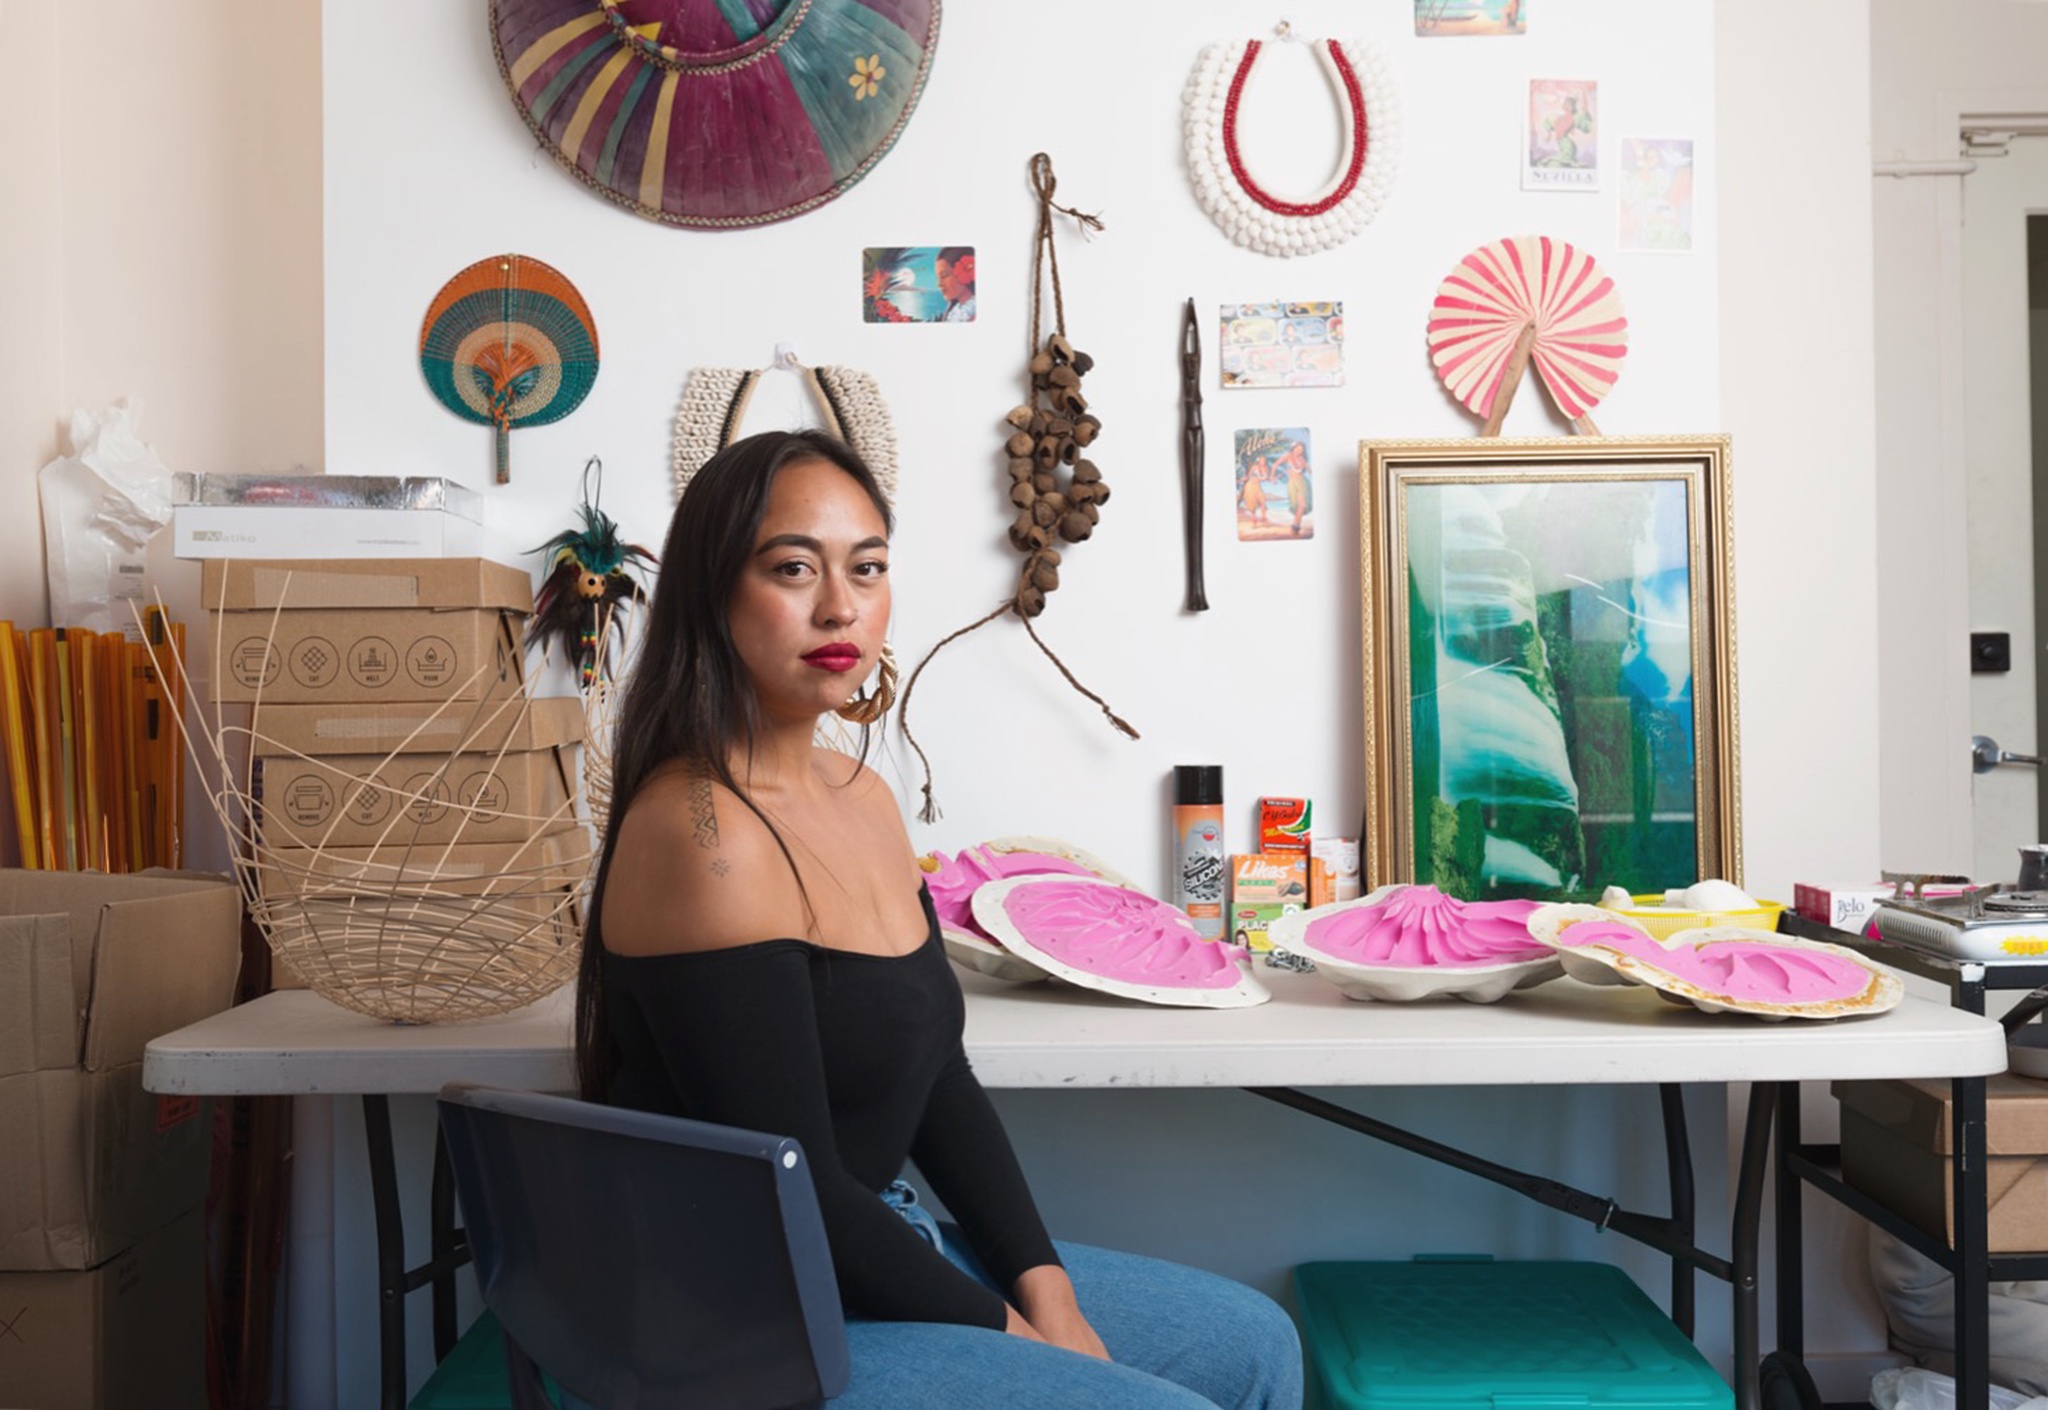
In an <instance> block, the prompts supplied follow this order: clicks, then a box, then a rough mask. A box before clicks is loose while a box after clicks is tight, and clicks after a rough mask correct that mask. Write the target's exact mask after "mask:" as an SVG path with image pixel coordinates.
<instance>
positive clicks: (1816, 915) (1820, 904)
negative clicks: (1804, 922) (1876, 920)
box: [1792, 881, 1965, 935]
mask: <svg viewBox="0 0 2048 1410" xmlns="http://www.w3.org/2000/svg"><path fill="white" fill-rule="evenodd" d="M1964 889H1965V888H1963V887H1960V886H1930V887H1928V888H1926V890H1925V891H1924V892H1923V893H1922V894H1923V895H1926V896H1955V895H1959V894H1961V892H1962V891H1963V890H1964ZM1895 890H1896V888H1895V887H1894V886H1893V885H1892V884H1891V883H1890V882H1888V881H1880V882H1875V883H1866V884H1863V885H1858V886H1817V885H1814V884H1812V883H1810V882H1804V881H1801V882H1796V883H1794V884H1793V887H1792V909H1793V910H1795V911H1797V912H1798V913H1799V914H1800V915H1802V916H1804V917H1806V919H1808V920H1810V921H1814V922H1816V923H1818V924H1820V925H1831V926H1833V927H1834V928H1835V929H1837V930H1846V931H1848V932H1849V933H1850V934H1852V935H1861V934H1862V933H1863V931H1864V928H1865V927H1866V926H1868V925H1869V924H1870V918H1871V916H1873V915H1875V914H1876V913H1877V903H1878V902H1879V901H1880V900H1890V899H1891V896H1892V894H1893V892H1894V891H1895Z"/></svg>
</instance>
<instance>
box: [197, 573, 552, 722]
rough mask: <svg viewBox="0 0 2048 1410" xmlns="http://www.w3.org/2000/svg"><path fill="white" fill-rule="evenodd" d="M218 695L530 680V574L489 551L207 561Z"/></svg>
mask: <svg viewBox="0 0 2048 1410" xmlns="http://www.w3.org/2000/svg"><path fill="white" fill-rule="evenodd" d="M199 590H200V602H201V604H202V605H203V606H205V607H206V608H207V609H208V610H209V611H214V612H218V613H219V614H220V616H221V620H220V622H219V623H218V626H219V629H220V640H221V653H220V660H219V661H218V663H217V666H216V670H215V672H214V676H215V678H214V680H213V681H212V682H211V685H212V688H213V690H214V698H215V699H216V700H222V701H238V700H258V699H261V700H263V701H267V702H275V703H278V704H323V703H326V702H328V701H385V700H414V701H416V700H433V701H445V700H485V699H491V698H494V697H496V696H498V695H500V694H502V693H504V692H505V691H507V690H510V689H514V688H516V687H518V686H519V685H520V683H521V681H522V678H523V677H522V670H523V665H522V656H523V654H524V653H523V650H522V643H521V635H522V633H523V631H524V623H525V618H526V616H527V614H528V613H530V612H531V611H532V608H533V586H532V580H531V579H530V578H528V576H527V574H526V570H525V569H523V568H513V567H508V566H506V565H505V564H502V563H493V562H491V561H489V560H488V559H483V558H393V559H386V560H377V559H355V558H329V559H301V560H298V561H296V562H295V561H291V560H276V559H220V558H212V559H208V560H207V561H206V563H205V565H204V568H203V571H202V572H201V574H200V589H199Z"/></svg>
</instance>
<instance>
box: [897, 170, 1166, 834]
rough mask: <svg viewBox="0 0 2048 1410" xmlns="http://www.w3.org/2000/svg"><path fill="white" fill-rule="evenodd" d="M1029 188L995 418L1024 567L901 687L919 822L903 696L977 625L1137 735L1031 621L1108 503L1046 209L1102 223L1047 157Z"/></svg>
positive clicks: (1014, 542)
mask: <svg viewBox="0 0 2048 1410" xmlns="http://www.w3.org/2000/svg"><path fill="white" fill-rule="evenodd" d="M1031 186H1032V190H1033V191H1034V192H1036V194H1037V196H1038V228H1037V231H1036V233H1035V235H1034V236H1033V257H1032V262H1031V342H1030V361H1029V362H1028V363H1026V365H1025V378H1026V386H1027V392H1026V397H1025V400H1024V401H1023V402H1021V403H1019V404H1018V405H1017V406H1015V407H1012V408H1011V409H1010V411H1009V414H1007V415H1006V416H1004V417H1003V420H1002V424H1003V425H1004V426H1005V427H1006V428H1007V431H1008V436H1007V439H1005V440H1004V442H1003V451H1004V453H1005V454H1006V455H1007V456H1008V457H1009V471H1010V474H1009V488H1008V490H1007V491H1006V493H1007V495H1008V498H1009V505H1010V508H1011V509H1013V510H1014V511H1015V516H1016V517H1015V518H1014V519H1012V520H1011V522H1010V545H1011V547H1013V548H1015V549H1016V550H1017V551H1018V552H1019V553H1021V554H1023V555H1024V561H1023V563H1022V565H1021V566H1020V567H1019V568H1018V571H1017V586H1016V588H1015V589H1014V590H1013V591H1012V592H1011V594H1010V600H1009V601H1007V602H1005V603H1003V604H1002V605H1001V606H1000V607H998V608H996V609H995V610H994V611H993V612H990V613H989V614H988V615H987V616H985V617H982V618H981V619H980V620H979V621H976V622H973V623H970V624H969V625H967V626H965V627H962V628H960V630H958V631H956V632H954V633H952V634H951V635H949V636H947V637H944V638H942V639H941V640H940V641H939V643H938V645H937V646H934V647H933V648H932V649H931V650H930V651H927V652H926V653H925V655H924V659H923V660H922V661H919V662H918V663H917V668H916V669H915V670H913V671H912V672H911V673H910V678H909V679H908V680H907V681H906V682H905V683H904V686H903V714H902V721H903V737H904V739H905V740H906V741H908V742H909V744H910V747H911V748H912V749H915V750H916V751H917V757H918V761H919V762H920V763H921V764H922V765H923V766H924V779H925V781H924V806H923V808H921V809H920V810H919V812H918V818H919V820H920V821H923V822H928V823H929V822H936V821H937V820H938V817H939V807H938V803H937V801H936V800H935V799H934V798H933V796H932V765H931V760H930V759H929V758H927V757H926V756H925V752H924V749H923V747H922V746H920V745H919V744H918V742H917V739H916V737H915V736H914V735H912V734H911V732H910V695H911V691H912V690H914V689H915V688H916V686H917V680H918V677H919V676H920V675H922V674H923V672H924V668H925V667H926V666H927V665H929V664H930V663H931V659H932V657H934V656H936V655H937V654H938V653H939V651H940V649H941V648H942V647H944V646H945V645H946V644H947V643H948V642H952V641H955V640H958V639H959V638H960V637H963V636H965V635H967V633H969V632H971V631H974V630H975V629H976V628H979V627H983V626H986V625H987V624H988V623H990V622H993V621H994V620H995V619H996V618H998V617H1000V616H1002V615H1003V614H1004V613H1006V612H1008V613H1014V614H1015V615H1016V617H1017V620H1018V621H1019V622H1022V623H1023V624H1024V630H1025V632H1026V633H1027V634H1028V635H1029V636H1030V637H1031V640H1032V643H1033V645H1035V646H1037V647H1038V649H1039V650H1040V651H1042V652H1044V653H1045V655H1046V658H1047V659H1048V660H1050V661H1051V662H1052V663H1053V665H1054V666H1055V667H1057V668H1058V669H1059V673H1060V674H1061V675H1062V676H1064V677H1065V678H1066V680H1067V683H1068V684H1069V685H1071V686H1073V687H1074V689H1075V690H1077V691H1079V692H1080V693H1081V694H1082V695H1084V696H1086V697H1087V698H1088V699H1090V700H1092V701H1094V702H1095V704H1096V705H1097V706H1099V707H1100V708H1101V710H1102V713H1103V714H1104V715H1105V716H1107V717H1108V719H1109V722H1110V723H1111V724H1112V725H1114V726H1115V727H1116V728H1117V729H1119V730H1121V731H1122V732H1123V733H1124V734H1126V735H1128V736H1130V737H1131V738H1132V739H1136V738H1137V737H1138V732H1137V731H1136V730H1135V729H1132V728H1131V727H1130V725H1129V724H1127V723H1125V722H1124V721H1123V720H1121V719H1119V718H1118V717H1117V714H1116V712H1115V711H1113V710H1111V709H1110V708H1109V706H1108V704H1107V703H1106V702H1105V701H1104V700H1103V699H1102V697H1101V696H1099V695H1097V694H1095V692H1094V691H1092V690H1089V689H1088V688H1087V687H1086V686H1084V685H1082V684H1081V682H1080V681H1078V680H1076V679H1075V678H1074V673H1073V672H1072V671H1070V670H1068V669H1067V666H1066V663H1065V662H1064V661H1062V660H1060V658H1059V657H1058V656H1057V655H1055V654H1054V652H1053V650H1052V648H1051V647H1049V646H1047V645H1046V644H1045V642H1044V640H1043V639H1042V638H1041V637H1040V636H1039V635H1038V631H1037V628H1035V627H1034V626H1033V625H1032V621H1031V619H1032V618H1034V617H1036V616H1038V614H1039V613H1041V612H1043V611H1044V610H1045V603H1046V597H1047V595H1048V594H1049V593H1051V592H1053V591H1055V590H1056V589H1057V588H1058V587H1059V585H1060V551H1059V549H1057V548H1055V547H1054V546H1053V545H1054V544H1055V543H1056V542H1064V543H1070V544H1073V543H1080V542H1082V541H1083V540H1085V539H1087V538H1088V537H1089V536H1090V535H1091V534H1093V533H1094V532H1095V525H1096V524H1097V522H1099V520H1100V519H1101V517H1102V506H1103V505H1104V504H1106V503H1108V502H1109V486H1108V485H1107V484H1105V483H1104V482H1103V479H1102V472H1101V470H1099V469H1097V468H1096V465H1095V462H1094V461H1092V460H1090V459H1088V458H1087V457H1086V456H1085V455H1083V454H1082V452H1083V451H1085V450H1086V449H1087V448H1088V447H1089V446H1090V445H1092V444H1094V442H1095V438H1096V436H1097V435H1098V434H1100V433H1101V430H1102V421H1101V419H1100V418H1099V417H1097V416H1096V415H1095V414H1094V413H1093V412H1091V411H1090V410H1089V409H1088V398H1087V396H1086V394H1085V393H1083V392H1082V390H1081V379H1082V378H1083V377H1085V376H1086V375H1087V374H1088V372H1089V371H1090V370H1091V369H1092V368H1093V367H1094V366H1095V359H1094V358H1092V357H1090V356H1088V354H1087V353H1085V352H1082V351H1080V350H1079V349H1078V348H1076V347H1075V346H1074V345H1073V344H1072V343H1071V342H1069V341H1068V340H1067V307H1066V292H1065V290H1063V289H1062V288H1061V287H1060V263H1059V252H1058V249H1057V248H1056V246H1055V244H1054V241H1053V218H1052V217H1053V212H1054V211H1058V212H1060V213H1061V214H1063V215H1067V216H1071V217H1072V218H1073V219H1074V220H1075V221H1076V222H1077V223H1079V224H1080V226H1081V227H1082V230H1083V231H1084V232H1086V231H1089V230H1100V229H1102V221H1101V220H1100V219H1098V218H1097V217H1095V216H1092V215H1088V214H1085V213H1084V212H1081V211H1078V210H1074V209H1073V208H1071V207H1069V206H1062V205H1059V204H1057V203H1056V202H1055V201H1054V200H1053V193H1054V191H1055V190H1056V189H1057V186H1058V183H1057V181H1056V180H1055V179H1054V177H1053V174H1052V158H1050V157H1048V156H1047V155H1046V154H1045V153H1043V152H1040V153H1038V154H1037V155H1036V156H1034V157H1033V158H1032V159H1031ZM1048 282H1050V283H1051V285H1052V304H1053V328H1052V331H1051V332H1050V333H1049V334H1046V335H1045V336H1044V338H1043V340H1042V341H1041V339H1040V333H1041V331H1042V326H1041V325H1042V319H1043V315H1044V309H1045V286H1046V284H1047V283H1048Z"/></svg>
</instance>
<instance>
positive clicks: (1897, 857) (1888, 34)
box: [1870, 0, 2048, 875]
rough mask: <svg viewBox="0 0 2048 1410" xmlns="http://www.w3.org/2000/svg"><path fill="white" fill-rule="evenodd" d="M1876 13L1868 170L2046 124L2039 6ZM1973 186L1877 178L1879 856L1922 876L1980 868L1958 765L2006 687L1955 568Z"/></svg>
mask: <svg viewBox="0 0 2048 1410" xmlns="http://www.w3.org/2000/svg"><path fill="white" fill-rule="evenodd" d="M1870 14H1871V37H1872V47H1871V73H1872V92H1873V95H1874V97H1875V99H1876V101H1874V102H1873V103H1872V104H1871V107H1870V122H1871V138H1872V144H1873V149H1874V155H1875V156H1876V158H1877V159H1878V160H1879V161H1881V162H1884V161H1901V160H1912V161H1921V160H1927V159H1936V160H1941V159H1947V160H1954V159H1955V158H1956V157H1957V156H1958V155H1959V148H1960V146H1961V143H1960V138H1959V131H1958V125H1959V118H1960V116H1961V115H1962V114H1967V113H1995V112H2011V111H2017V112H2025V113H2033V114H2042V113H2048V85H2044V83H2043V81H2042V78H2041V74H2040V60H2041V56H2042V55H2043V54H2044V53H2048V8H2043V7H2042V6H2039V5H2031V4H2016V3H2013V2H2012V0H1953V3H1946V4H1941V5H1927V4H1922V3H1919V0H1873V3H1872V4H1871V7H1870ZM1972 179H1974V178H1972V177H1968V176H1942V177H1921V178H1905V179H1894V178H1890V177H1879V178H1877V181H1876V186H1877V192H1876V201H1877V205H1876V209H1877V220H1876V230H1875V249H1876V289H1877V301H1878V303H1877V312H1878V317H1877V379H1878V390H1879V398H1878V420H1877V431H1878V441H1877V445H1878V460H1877V464H1878V491H1879V497H1878V505H1879V520H1878V524H1877V541H1878V553H1879V558H1880V561H1882V562H1883V563H1884V565H1885V572H1884V574H1883V576H1882V578H1881V579H1880V582H1879V599H1878V601H1879V618H1880V621H1881V623H1882V633H1883V634H1882V640H1881V642H1880V646H1879V654H1878V661H1877V667H1878V671H1877V687H1878V695H1879V698H1880V699H1881V700H1882V701H1883V704H1884V713H1883V724H1882V728H1883V737H1882V759H1883V767H1882V788H1883V805H1882V807H1883V850H1884V860H1885V864H1886V865H1888V866H1892V867H1898V868H1912V869H1916V870H1930V869H1948V870H1956V871H1968V870H1970V869H1971V868H1972V866H1973V864H1974V863H1975V862H1976V861H1977V857H1976V852H1975V846H1974V839H1973V836H1972V833H1973V828H1972V822H1971V776H1970V773H1969V770H1968V765H1967V754H1968V748H1969V737H1970V735H1971V733H1972V732H1973V730H1972V718H1973V698H1974V697H1975V696H1978V695H1983V694H1986V693H1992V694H1995V693H1996V692H1997V691H1998V690H1999V689H2000V688H2001V687H2000V684H1999V683H1991V684H1988V685H1987V686H1986V687H1985V690H1983V691H1976V690H1973V685H1972V681H1971V679H1970V676H1969V674H1968V652H1967V642H1968V634H1969V632H1970V630H1971V628H1972V626H1977V625H1981V626H1987V627H1996V626H1998V625H2002V624H1999V623H1976V622H1973V620H1972V602H1971V586H1970V576H1969V570H1968V569H1967V568H1965V567H1964V565H1965V564H1966V563H1967V562H1968V554H1969V537H1968V524H1969V488H1968V469H1967V465H1968V460H1969V447H1968V435H1967V432H1966V429H1965V426H1966V416H1967V396H1968V394H1967V388H1968V386H1969V384H1970V381H1971V380H1972V379H1973V378H1974V376H1975V375H1976V374H1975V372H1973V371H1972V369H1971V368H1970V367H1969V366H1968V365H1967V361H1966V358H1965V351H1964V350H1965V347H1966V344H1967V340H1968V334H1967V330H1966V328H1965V323H1964V320H1965V311H1964V297H1963V289H1964V256H1963V249H1962V212H1963V208H1964V205H1965V199H1966V198H1965V196H1964V185H1965V183H1967V182H1968V181H1970V180H1972ZM2013 645H2014V650H2015V651H2016V652H2017V651H2019V650H2021V649H2023V648H2024V647H2025V646H2026V642H2025V641H2024V640H2023V639H2022V638H2020V637H2017V636H2016V637H2015V639H2014V643H2013ZM2004 686H2005V687H2007V688H2011V686H2012V683H2011V682H2010V681H2008V682H2005V683H2004ZM2001 742H2004V743H2006V745H2007V747H2008V748H2021V747H2022V746H2021V745H2019V744H2016V743H2014V742H2012V741H2001ZM1991 786H1992V787H1993V788H2004V787H2006V786H2007V785H2006V784H2005V783H2004V782H2003V781H2002V780H2001V781H1999V782H1998V783H1994V784H1993V785H1991ZM2013 786H2014V787H2017V786H2018V785H2013ZM2005 870H2006V869H2005V868H2004V867H2002V866H2001V867H2000V868H1999V869H1998V871H1997V872H1996V873H1995V874H1996V875H2004V874H2005Z"/></svg>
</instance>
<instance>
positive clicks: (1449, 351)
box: [1429, 235, 1628, 421]
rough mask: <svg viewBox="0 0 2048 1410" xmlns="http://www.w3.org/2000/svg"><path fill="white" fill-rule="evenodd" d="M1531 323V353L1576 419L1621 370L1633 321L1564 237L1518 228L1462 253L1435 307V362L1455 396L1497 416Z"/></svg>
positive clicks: (1554, 395)
mask: <svg viewBox="0 0 2048 1410" xmlns="http://www.w3.org/2000/svg"><path fill="white" fill-rule="evenodd" d="M1532 324H1533V325H1534V326H1535V330H1536V334H1535V342H1534V344H1533V346H1532V347H1531V349H1530V354H1529V360H1530V362H1531V363H1533V364H1534V365H1535V368H1536V372H1537V375H1538V376H1540V377H1542V379H1543V385H1544V386H1545V387H1546V388H1548V389H1549V391H1550V397H1551V400H1553V401H1555V402H1556V403H1557V407H1558V410H1560V411H1562V412H1563V413H1564V414H1565V415H1566V416H1568V417H1570V418H1571V419H1572V420H1574V421H1576V420H1578V419H1579V418H1581V417H1583V416H1585V415H1586V413H1587V412H1589V411H1591V410H1592V409H1593V408H1594V407H1595V406H1598V405H1599V404H1600V399H1601V398H1602V397H1604V396H1606V395H1607V393H1608V392H1609V391H1610V390H1612V388H1613V386H1614V379H1615V378H1616V377H1618V376H1619V375H1620V374H1621V360H1622V358H1623V357H1625V356H1626V355H1627V353H1628V319H1627V318H1626V317H1625V316H1624V315H1623V314H1622V311H1621V296H1620V295H1619V294H1617V293H1616V292H1615V289H1614V281H1613V280H1612V279H1610V278H1609V277H1608V276H1607V274H1606V273H1605V272H1604V271H1603V270H1602V269H1601V268H1600V266H1599V265H1598V264H1597V263H1595V262H1594V259H1593V257H1592V256H1591V255H1589V254H1587V253H1585V252H1584V251H1583V250H1580V249H1579V248H1578V247H1576V246H1574V245H1568V244H1566V243H1565V242H1564V241H1562V240H1553V239H1551V238H1550V237H1549V236H1548V235H1517V236H1514V237H1513V238H1511V239H1506V240H1495V241H1494V242H1493V243H1492V244H1489V245H1481V246H1480V247H1479V248H1478V249H1476V250H1474V251H1473V252H1472V253H1471V254H1469V255H1466V256H1465V258H1463V259H1462V260H1459V261H1458V267H1457V268H1456V269H1454V270H1452V271H1451V273H1450V277H1449V278H1447V279H1445V280H1444V282H1443V284H1442V285H1441V286H1439V287H1438V289H1437V291H1436V302H1435V303H1434V304H1433V305H1432V306H1431V309H1430V315H1429V356H1430V361H1432V362H1434V363H1435V364H1436V371H1437V376H1438V377H1440V378H1442V379H1443V384H1444V386H1445V387H1447V388H1449V389H1450V393H1451V395H1452V396H1454V397H1456V398H1457V399H1458V400H1459V401H1461V402H1463V403H1464V404H1465V405H1466V406H1467V407H1469V408H1470V409H1471V410H1473V411H1475V412H1477V413H1478V414H1479V415H1481V416H1491V415H1492V414H1493V410H1494V399H1495V397H1496V396H1498V395H1499V394H1500V392H1501V387H1502V382H1503V380H1504V379H1505V378H1506V376H1507V373H1508V364H1509V363H1510V362H1511V361H1512V360H1513V358H1514V352H1515V344H1516V342H1517V340H1519V339H1520V337H1521V335H1522V330H1523V329H1524V328H1525V327H1528V326H1530V325H1532ZM1509 395H1513V392H1512V390H1511V389H1510V391H1509Z"/></svg>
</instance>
